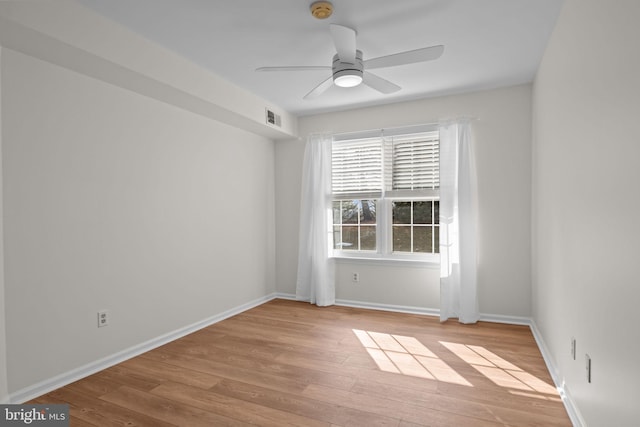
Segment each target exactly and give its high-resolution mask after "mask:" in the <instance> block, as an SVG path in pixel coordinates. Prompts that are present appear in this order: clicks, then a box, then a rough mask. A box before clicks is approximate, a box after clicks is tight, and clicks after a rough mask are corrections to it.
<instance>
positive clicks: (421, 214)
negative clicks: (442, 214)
mask: <svg viewBox="0 0 640 427" xmlns="http://www.w3.org/2000/svg"><path fill="white" fill-rule="evenodd" d="M431 204H432V202H431V201H430V200H429V201H425V202H413V223H414V224H431V218H432V215H431Z"/></svg>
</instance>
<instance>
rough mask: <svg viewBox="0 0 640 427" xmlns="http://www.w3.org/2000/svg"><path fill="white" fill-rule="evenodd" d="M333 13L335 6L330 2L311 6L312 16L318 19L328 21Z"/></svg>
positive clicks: (318, 2)
mask: <svg viewBox="0 0 640 427" xmlns="http://www.w3.org/2000/svg"><path fill="white" fill-rule="evenodd" d="M332 13H333V5H332V4H331V2H328V1H317V2H314V3H312V4H311V15H313V17H314V18H316V19H327V18H328V17H330V16H331V14H332Z"/></svg>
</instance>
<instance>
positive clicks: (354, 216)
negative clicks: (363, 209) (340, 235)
mask: <svg viewBox="0 0 640 427" xmlns="http://www.w3.org/2000/svg"><path fill="white" fill-rule="evenodd" d="M358 202H359V200H343V201H342V223H343V224H357V223H358V215H359V214H360V209H358Z"/></svg>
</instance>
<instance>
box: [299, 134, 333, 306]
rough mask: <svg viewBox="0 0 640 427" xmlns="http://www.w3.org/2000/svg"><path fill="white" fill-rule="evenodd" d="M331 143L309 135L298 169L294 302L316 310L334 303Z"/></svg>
mask: <svg viewBox="0 0 640 427" xmlns="http://www.w3.org/2000/svg"><path fill="white" fill-rule="evenodd" d="M332 141H333V139H332V137H331V136H328V135H310V136H309V138H308V139H307V145H306V147H305V152H304V161H303V166H302V168H303V169H302V194H301V205H300V242H299V248H298V277H297V281H296V299H298V300H301V301H309V302H310V303H312V304H316V305H318V306H327V305H333V304H334V303H335V299H336V295H335V294H336V292H335V267H334V261H333V259H331V258H329V237H330V234H329V232H330V224H331V144H332Z"/></svg>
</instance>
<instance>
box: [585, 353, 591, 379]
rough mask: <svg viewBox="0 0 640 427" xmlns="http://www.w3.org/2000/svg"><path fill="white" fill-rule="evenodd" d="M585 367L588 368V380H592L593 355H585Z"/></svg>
mask: <svg viewBox="0 0 640 427" xmlns="http://www.w3.org/2000/svg"><path fill="white" fill-rule="evenodd" d="M584 361H585V365H586V366H585V368H586V370H587V382H588V383H590V382H591V357H589V355H588V354H585V355H584Z"/></svg>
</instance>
